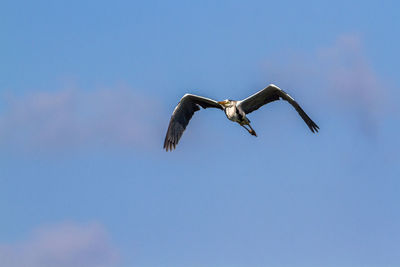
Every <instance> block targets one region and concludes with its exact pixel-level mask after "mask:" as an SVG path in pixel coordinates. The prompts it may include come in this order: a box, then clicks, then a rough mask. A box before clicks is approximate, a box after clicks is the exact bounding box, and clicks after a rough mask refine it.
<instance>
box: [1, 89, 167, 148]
mask: <svg viewBox="0 0 400 267" xmlns="http://www.w3.org/2000/svg"><path fill="white" fill-rule="evenodd" d="M5 100H6V101H5V102H7V103H6V105H5V107H4V108H3V111H2V112H0V140H1V141H0V142H1V143H2V145H3V146H4V145H9V146H11V147H14V148H19V149H21V148H22V149H28V150H36V149H40V150H59V149H71V148H81V147H85V146H107V147H127V148H141V149H143V148H148V147H151V146H153V145H154V144H155V142H156V141H157V140H158V139H157V137H158V136H157V135H156V134H155V133H156V132H157V127H158V124H159V118H158V116H157V111H158V109H157V105H155V106H151V107H150V106H148V105H146V104H147V103H154V101H155V100H154V99H150V98H149V97H146V96H144V95H142V94H138V93H136V92H134V91H132V90H128V89H116V90H111V89H103V90H96V91H89V92H88V91H79V90H69V89H67V90H58V91H55V92H38V91H36V92H31V93H25V94H24V95H22V96H16V95H13V94H11V95H8V96H7V97H5Z"/></svg>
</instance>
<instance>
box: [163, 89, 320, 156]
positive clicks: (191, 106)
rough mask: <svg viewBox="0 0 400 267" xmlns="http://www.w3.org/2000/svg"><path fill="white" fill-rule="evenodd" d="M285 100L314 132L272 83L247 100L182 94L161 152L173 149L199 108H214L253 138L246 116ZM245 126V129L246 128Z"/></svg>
mask: <svg viewBox="0 0 400 267" xmlns="http://www.w3.org/2000/svg"><path fill="white" fill-rule="evenodd" d="M280 99H283V100H286V101H287V102H289V104H291V105H292V106H293V107H294V108H295V109H296V110H297V112H298V113H299V115H300V117H301V118H302V119H303V120H304V122H305V123H306V124H307V126H308V128H310V130H311V132H313V133H316V132H318V129H319V127H318V125H317V124H315V122H313V121H312V120H311V119H310V117H308V115H307V114H306V113H305V112H304V110H303V109H302V108H301V107H300V105H299V104H297V102H296V101H295V100H294V99H293V98H292V97H291V96H290V95H289V94H288V93H286V92H285V91H283V90H282V89H280V88H279V87H278V86H276V85H274V84H270V85H268V86H267V87H265V88H264V89H262V90H261V91H259V92H257V93H255V94H254V95H251V96H249V97H247V98H246V99H243V100H240V101H235V100H229V99H226V100H224V101H215V100H213V99H210V98H206V97H202V96H197V95H192V94H185V95H184V96H183V97H182V98H181V100H180V101H179V103H178V105H177V106H176V107H175V109H174V112H173V113H172V116H171V119H170V121H169V125H168V130H167V135H166V136H165V141H164V149H165V150H166V151H168V150H170V151H172V149H175V148H176V145H177V144H178V142H179V139H180V138H181V137H182V134H183V132H184V131H185V129H186V126H187V125H188V124H189V121H190V119H191V118H192V116H193V114H194V113H195V112H196V111H198V110H200V107H202V108H204V109H205V108H218V109H221V110H223V111H224V112H225V115H226V117H227V118H228V119H229V120H231V121H233V122H237V123H238V124H239V125H240V126H242V127H243V128H245V129H246V130H247V131H248V132H249V133H250V134H251V135H253V136H257V134H256V132H255V131H254V129H253V128H252V127H251V125H250V120H249V119H248V118H247V117H246V115H247V114H249V113H251V112H253V111H255V110H257V109H259V108H260V107H262V106H264V105H265V104H268V103H270V102H273V101H276V100H280ZM246 126H248V127H249V128H247V127H246Z"/></svg>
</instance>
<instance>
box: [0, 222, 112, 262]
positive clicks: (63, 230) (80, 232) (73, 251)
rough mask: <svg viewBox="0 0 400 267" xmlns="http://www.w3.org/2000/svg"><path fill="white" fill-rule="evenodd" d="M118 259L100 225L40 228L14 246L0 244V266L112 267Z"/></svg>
mask: <svg viewBox="0 0 400 267" xmlns="http://www.w3.org/2000/svg"><path fill="white" fill-rule="evenodd" d="M118 262H119V256H118V253H117V251H116V249H115V248H113V247H112V246H111V244H110V241H109V238H108V235H107V233H106V231H105V230H104V228H103V227H102V226H100V225H99V224H94V223H92V224H75V223H64V224H59V225H53V226H47V227H41V228H39V229H37V230H35V231H34V233H33V234H32V235H31V237H30V238H29V239H27V240H25V241H22V242H19V243H16V244H0V266H7V267H28V266H29V267H55V266H57V267H115V266H116V265H117V264H118Z"/></svg>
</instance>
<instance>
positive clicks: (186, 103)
mask: <svg viewBox="0 0 400 267" xmlns="http://www.w3.org/2000/svg"><path fill="white" fill-rule="evenodd" d="M199 106H201V107H202V108H219V109H223V108H222V106H221V105H220V104H218V102H217V101H215V100H212V99H209V98H205V97H201V96H197V95H191V94H186V95H184V96H183V97H182V98H181V101H179V103H178V105H177V106H176V108H175V110H174V112H173V113H172V116H171V120H170V121H169V126H168V131H167V135H166V136H165V141H164V149H166V150H167V151H168V149H169V150H172V148H174V149H175V147H176V145H177V144H178V142H179V139H180V138H181V136H182V134H183V132H184V131H185V129H186V126H187V125H188V124H189V121H190V119H191V118H192V116H193V114H194V113H195V112H196V111H198V110H200V107H199Z"/></svg>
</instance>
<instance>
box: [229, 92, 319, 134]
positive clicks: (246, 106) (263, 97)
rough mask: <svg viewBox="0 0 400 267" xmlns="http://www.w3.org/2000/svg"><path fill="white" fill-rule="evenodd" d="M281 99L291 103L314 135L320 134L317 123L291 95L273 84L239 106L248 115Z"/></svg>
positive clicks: (239, 103) (239, 102)
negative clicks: (315, 133)
mask: <svg viewBox="0 0 400 267" xmlns="http://www.w3.org/2000/svg"><path fill="white" fill-rule="evenodd" d="M280 98H282V99H284V100H286V101H287V102H289V103H290V104H291V105H292V106H293V107H294V108H295V109H296V110H297V112H298V113H299V115H300V116H301V117H302V118H303V120H304V122H305V123H306V124H307V126H308V128H310V130H311V131H312V132H313V133H314V132H318V129H319V127H318V125H317V124H315V122H313V121H312V119H310V117H308V115H307V114H306V113H305V112H304V110H303V109H302V108H301V107H300V106H299V104H297V102H296V101H295V100H294V99H293V98H292V97H291V96H290V95H289V94H287V93H286V92H285V91H283V90H282V89H280V88H279V87H278V86H276V85H273V84H270V85H268V86H267V87H266V88H264V89H262V90H261V91H259V92H257V93H255V94H254V95H252V96H249V97H248V98H246V99H243V100H242V101H238V103H237V106H238V108H241V109H242V110H243V111H244V112H245V113H246V114H248V113H251V112H253V111H254V110H257V109H259V108H260V107H262V106H264V105H265V104H268V103H270V102H273V101H276V100H279V99H280Z"/></svg>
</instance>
